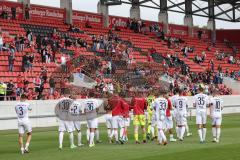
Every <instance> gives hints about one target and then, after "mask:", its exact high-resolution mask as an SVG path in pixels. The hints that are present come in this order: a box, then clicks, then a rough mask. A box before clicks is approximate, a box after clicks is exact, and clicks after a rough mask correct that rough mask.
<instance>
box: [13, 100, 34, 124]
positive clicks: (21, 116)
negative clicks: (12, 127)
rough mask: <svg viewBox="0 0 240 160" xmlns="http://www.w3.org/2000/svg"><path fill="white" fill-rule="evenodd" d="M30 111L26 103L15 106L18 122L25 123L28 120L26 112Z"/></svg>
mask: <svg viewBox="0 0 240 160" xmlns="http://www.w3.org/2000/svg"><path fill="white" fill-rule="evenodd" d="M29 110H31V108H30V104H29V103H26V102H20V103H18V104H17V105H16V106H15V111H16V113H17V117H18V122H25V121H28V120H29V117H28V111H29Z"/></svg>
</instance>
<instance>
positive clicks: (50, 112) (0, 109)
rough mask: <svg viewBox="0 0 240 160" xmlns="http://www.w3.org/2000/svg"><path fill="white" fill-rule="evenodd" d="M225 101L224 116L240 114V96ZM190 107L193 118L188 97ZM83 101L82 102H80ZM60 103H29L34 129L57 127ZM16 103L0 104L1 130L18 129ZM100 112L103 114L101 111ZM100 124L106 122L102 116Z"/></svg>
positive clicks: (224, 98)
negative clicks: (57, 106)
mask: <svg viewBox="0 0 240 160" xmlns="http://www.w3.org/2000/svg"><path fill="white" fill-rule="evenodd" d="M222 98H223V101H224V110H223V113H224V114H229V113H240V96H222ZM188 99H189V107H190V108H191V114H192V116H194V115H195V110H194V109H193V108H192V104H193V98H192V97H188ZM79 101H81V100H79ZM57 102H58V101H56V100H45V101H29V103H30V104H31V107H32V111H31V112H30V114H29V115H30V118H31V122H32V126H33V127H50V126H57V125H58V122H57V118H56V117H55V113H54V108H55V105H56V104H57ZM17 103H18V102H16V101H5V102H0V130H7V129H16V128H17V119H16V113H15V105H16V104H17ZM100 112H102V113H103V110H102V109H101V110H100ZM99 121H100V122H104V118H103V117H102V116H101V117H100V119H99Z"/></svg>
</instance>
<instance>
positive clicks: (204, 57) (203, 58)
mask: <svg viewBox="0 0 240 160" xmlns="http://www.w3.org/2000/svg"><path fill="white" fill-rule="evenodd" d="M206 57H207V55H206V52H204V51H203V52H202V57H201V58H202V62H204V61H205V59H206Z"/></svg>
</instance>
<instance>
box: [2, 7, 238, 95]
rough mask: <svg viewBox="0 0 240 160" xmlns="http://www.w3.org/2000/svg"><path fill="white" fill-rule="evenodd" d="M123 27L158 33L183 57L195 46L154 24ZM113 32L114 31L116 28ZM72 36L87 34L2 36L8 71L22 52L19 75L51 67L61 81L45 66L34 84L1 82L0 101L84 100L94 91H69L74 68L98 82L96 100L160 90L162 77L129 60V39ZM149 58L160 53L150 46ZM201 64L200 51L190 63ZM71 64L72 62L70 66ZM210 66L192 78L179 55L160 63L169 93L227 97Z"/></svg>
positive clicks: (111, 35)
mask: <svg viewBox="0 0 240 160" xmlns="http://www.w3.org/2000/svg"><path fill="white" fill-rule="evenodd" d="M29 10H30V8H29V7H28V6H26V7H25V19H29V18H30V15H29ZM13 19H14V16H13ZM86 25H87V26H86ZM85 27H87V28H91V25H90V23H89V22H88V23H87V24H85ZM115 27H116V26H115ZM127 27H128V28H129V29H131V30H133V31H134V32H136V33H145V32H147V31H150V32H156V35H157V36H158V38H159V39H161V40H163V41H165V42H166V43H167V46H168V48H170V49H173V48H178V49H179V51H181V52H182V54H183V55H184V56H185V57H188V55H189V54H194V52H195V47H194V46H188V45H186V44H185V42H184V41H183V40H182V39H181V38H176V37H169V36H168V37H167V36H165V35H164V32H163V31H162V30H161V28H160V27H159V26H158V25H157V24H154V25H151V26H146V25H145V23H144V22H143V21H141V20H136V19H133V20H131V19H129V21H128V23H127ZM114 29H115V30H116V28H114ZM71 33H82V34H83V33H84V34H85V32H84V31H83V30H82V29H80V28H78V27H77V26H73V25H71V26H69V30H68V32H67V33H63V32H58V31H57V30H54V31H53V33H52V34H51V35H50V36H42V35H38V34H33V32H32V31H31V30H27V32H26V35H16V36H15V38H14V40H13V41H12V42H10V43H4V38H3V34H2V32H0V51H7V52H8V53H9V56H8V63H9V71H10V72H14V68H15V67H14V64H15V62H16V56H15V53H16V52H22V51H24V53H25V54H24V55H23V56H22V61H21V62H22V68H21V70H22V72H30V73H33V67H34V64H35V62H41V63H43V64H49V63H55V64H58V65H59V67H60V68H61V71H60V73H61V75H60V77H59V76H54V74H53V75H52V76H50V77H49V76H48V69H47V67H45V66H43V67H41V71H40V73H37V74H36V76H35V77H34V78H33V79H32V81H29V80H30V79H29V78H28V77H26V76H24V77H23V76H22V75H20V74H19V75H18V77H17V80H16V83H15V84H14V83H13V81H12V80H11V81H9V82H6V83H1V84H0V97H1V100H3V99H2V98H3V96H5V95H7V99H8V100H15V99H16V97H18V96H20V95H21V94H23V93H24V94H26V95H27V96H28V99H30V100H31V99H57V98H59V97H60V96H61V95H63V94H65V93H66V92H70V90H71V91H72V92H74V93H76V94H78V95H82V96H83V97H84V96H86V95H87V93H88V92H91V91H93V90H88V89H84V88H81V89H80V90H79V89H76V88H74V87H73V88H72V86H69V82H71V81H72V77H71V73H72V72H73V70H71V69H72V68H73V69H76V68H78V69H79V70H77V72H79V73H81V74H82V75H86V76H88V77H90V78H92V79H94V80H95V81H96V82H97V85H96V87H95V88H94V92H95V93H96V96H98V97H102V96H106V95H107V93H108V92H110V93H112V92H113V90H117V92H119V93H120V94H121V95H123V96H128V95H129V94H131V93H134V92H139V91H140V92H147V91H149V90H151V89H153V88H154V87H161V84H160V83H158V78H159V76H161V73H160V72H154V71H153V70H152V69H151V67H148V66H144V65H136V64H135V63H134V58H133V57H132V56H131V55H132V52H134V50H135V48H134V45H133V44H132V43H131V39H129V40H128V41H124V40H122V39H121V38H120V37H119V35H118V34H116V33H115V32H114V31H113V30H109V32H108V33H107V34H99V35H91V38H92V40H91V42H88V41H87V40H86V39H84V38H77V37H74V36H72V35H71ZM71 47H73V48H74V49H77V48H82V49H85V50H86V51H91V52H94V53H95V54H96V55H98V56H94V57H91V58H86V57H81V56H80V57H78V58H76V57H75V56H76V55H75V54H76V52H75V51H74V50H73V51H72V52H73V53H72V54H71V53H70V52H69V51H70V50H69V48H71ZM153 54H158V53H156V50H155V49H154V46H153V47H152V48H150V49H149V53H148V54H147V56H148V59H149V62H150V63H151V59H152V58H153V57H152V55H153ZM56 55H61V56H60V60H58V59H56ZM38 57H40V59H39V58H38ZM216 57H217V59H218V58H219V60H220V59H224V58H226V54H224V53H222V52H220V53H216ZM75 58H76V59H75ZM228 58H229V61H228V62H229V63H239V60H237V59H235V58H233V56H231V55H230V56H228ZM205 59H206V53H205V51H203V52H202V54H201V56H199V55H197V54H196V56H195V58H194V61H195V62H196V63H202V62H204V61H205ZM69 60H71V61H70V64H69ZM209 64H210V67H209V68H210V70H209V71H208V72H206V73H199V74H196V73H192V72H190V71H189V67H188V66H187V65H186V64H185V63H184V62H182V61H181V60H180V58H179V53H178V52H176V53H175V54H167V55H166V57H164V59H163V61H162V67H163V71H164V73H166V74H167V75H169V76H171V77H172V78H174V79H175V80H174V81H173V82H171V83H170V89H171V90H172V91H173V88H177V87H180V86H181V87H183V88H184V89H185V91H186V94H187V95H194V94H195V93H196V90H197V86H199V85H205V86H206V87H205V88H206V92H207V93H210V92H211V88H212V86H213V85H216V86H217V88H218V89H219V91H220V92H221V94H231V90H229V89H228V88H227V87H226V86H224V85H222V81H223V72H222V69H221V66H218V72H214V63H213V61H210V62H209ZM133 66H134V67H133ZM117 68H118V69H119V68H120V69H121V68H123V70H125V73H123V74H122V75H121V78H119V77H117V76H119V75H118V74H117V73H116V70H117ZM173 68H177V70H178V71H179V72H174V74H172V73H171V72H170V70H171V69H173ZM75 71H76V70H75ZM178 73H179V74H178ZM238 74H239V73H238ZM225 75H227V76H230V77H232V78H236V77H237V76H238V75H237V74H236V73H235V72H234V73H233V72H232V71H231V72H229V71H228V70H227V72H226V73H225ZM46 88H49V90H46Z"/></svg>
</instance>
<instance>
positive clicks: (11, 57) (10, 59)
mask: <svg viewBox="0 0 240 160" xmlns="http://www.w3.org/2000/svg"><path fill="white" fill-rule="evenodd" d="M14 61H15V57H14V55H13V54H12V53H10V54H9V56H8V70H9V72H13V65H14Z"/></svg>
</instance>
